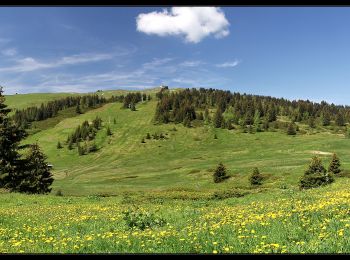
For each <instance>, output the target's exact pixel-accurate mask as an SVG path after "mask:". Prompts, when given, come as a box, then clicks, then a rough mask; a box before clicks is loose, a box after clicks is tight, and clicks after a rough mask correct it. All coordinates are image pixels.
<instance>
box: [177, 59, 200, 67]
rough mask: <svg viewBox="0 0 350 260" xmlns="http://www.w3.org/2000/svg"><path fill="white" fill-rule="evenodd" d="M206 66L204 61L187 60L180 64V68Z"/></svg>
mask: <svg viewBox="0 0 350 260" xmlns="http://www.w3.org/2000/svg"><path fill="white" fill-rule="evenodd" d="M202 64H204V62H203V61H200V60H187V61H184V62H182V63H180V66H184V67H198V66H200V65H202Z"/></svg>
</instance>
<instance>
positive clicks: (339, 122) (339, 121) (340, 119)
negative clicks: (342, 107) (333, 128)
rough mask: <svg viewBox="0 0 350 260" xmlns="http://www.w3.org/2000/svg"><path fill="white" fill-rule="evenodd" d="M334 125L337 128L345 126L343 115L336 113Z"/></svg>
mask: <svg viewBox="0 0 350 260" xmlns="http://www.w3.org/2000/svg"><path fill="white" fill-rule="evenodd" d="M335 124H336V125H337V126H344V125H345V119H344V115H343V114H342V113H341V112H338V114H337V115H336V117H335Z"/></svg>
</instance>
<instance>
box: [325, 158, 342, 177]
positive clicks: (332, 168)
mask: <svg viewBox="0 0 350 260" xmlns="http://www.w3.org/2000/svg"><path fill="white" fill-rule="evenodd" d="M328 172H329V173H332V174H335V175H337V174H339V173H340V172H341V170H340V160H339V158H338V156H337V155H336V154H335V153H334V154H333V157H332V161H331V162H330V164H329V167H328Z"/></svg>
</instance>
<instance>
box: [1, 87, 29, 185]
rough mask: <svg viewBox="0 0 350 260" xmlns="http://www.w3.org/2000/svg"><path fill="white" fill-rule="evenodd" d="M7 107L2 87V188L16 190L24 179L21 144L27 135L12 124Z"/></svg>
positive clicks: (9, 110)
mask: <svg viewBox="0 0 350 260" xmlns="http://www.w3.org/2000/svg"><path fill="white" fill-rule="evenodd" d="M10 112H11V109H8V108H7V105H5V97H4V96H3V88H2V87H1V86H0V187H3V188H8V189H10V190H14V189H15V188H16V185H17V184H18V181H19V180H20V179H21V178H22V163H21V156H20V154H19V149H21V148H23V147H21V146H20V142H21V140H22V139H24V138H25V137H26V136H27V134H26V132H25V131H24V130H23V129H21V128H19V127H18V126H17V125H16V124H14V123H13V122H12V120H11V119H10V118H9V116H8V114H9V113H10Z"/></svg>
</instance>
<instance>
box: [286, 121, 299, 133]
mask: <svg viewBox="0 0 350 260" xmlns="http://www.w3.org/2000/svg"><path fill="white" fill-rule="evenodd" d="M296 133H297V132H296V130H295V128H294V125H293V123H290V124H289V125H288V128H287V135H296Z"/></svg>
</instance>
